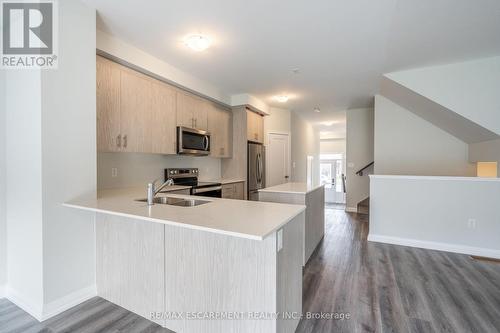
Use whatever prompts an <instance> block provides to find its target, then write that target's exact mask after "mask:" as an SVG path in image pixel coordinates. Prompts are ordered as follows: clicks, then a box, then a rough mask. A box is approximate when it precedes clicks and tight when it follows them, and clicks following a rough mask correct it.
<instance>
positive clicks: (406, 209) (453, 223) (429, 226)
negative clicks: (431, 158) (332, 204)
mask: <svg viewBox="0 0 500 333" xmlns="http://www.w3.org/2000/svg"><path fill="white" fill-rule="evenodd" d="M370 186H371V191H370V234H369V236H368V240H371V241H380V242H384V243H393V244H400V245H407V246H416V247H423V248H430V249H436V250H444V251H452V252H459V253H466V254H472V255H480V256H486V257H493V258H500V212H499V211H498V198H500V180H499V179H478V178H453V177H418V176H416V177H406V176H378V175H377V176H371V184H370ZM470 219H473V220H475V228H473V227H469V226H472V225H473V224H474V222H469V220H470Z"/></svg>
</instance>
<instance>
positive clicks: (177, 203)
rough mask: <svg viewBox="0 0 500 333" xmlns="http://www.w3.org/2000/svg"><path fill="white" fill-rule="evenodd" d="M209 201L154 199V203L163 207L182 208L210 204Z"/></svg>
mask: <svg viewBox="0 0 500 333" xmlns="http://www.w3.org/2000/svg"><path fill="white" fill-rule="evenodd" d="M136 201H140V202H148V199H137V200H136ZM209 202H210V201H207V200H197V199H184V198H174V197H156V198H154V199H153V203H155V204H161V205H171V206H180V207H194V206H200V205H204V204H207V203H209Z"/></svg>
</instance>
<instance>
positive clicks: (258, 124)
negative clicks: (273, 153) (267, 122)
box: [247, 110, 264, 143]
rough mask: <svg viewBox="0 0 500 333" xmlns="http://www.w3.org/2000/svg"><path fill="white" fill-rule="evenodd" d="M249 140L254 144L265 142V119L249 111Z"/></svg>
mask: <svg viewBox="0 0 500 333" xmlns="http://www.w3.org/2000/svg"><path fill="white" fill-rule="evenodd" d="M247 139H248V140H249V141H253V142H260V143H262V142H264V141H263V139H264V119H263V118H262V116H261V115H259V114H257V113H255V112H253V111H249V110H247Z"/></svg>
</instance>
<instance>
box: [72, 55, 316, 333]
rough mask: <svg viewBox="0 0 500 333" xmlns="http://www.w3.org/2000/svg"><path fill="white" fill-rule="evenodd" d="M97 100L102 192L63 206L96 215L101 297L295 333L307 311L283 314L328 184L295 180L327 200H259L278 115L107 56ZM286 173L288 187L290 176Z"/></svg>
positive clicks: (180, 327)
mask: <svg viewBox="0 0 500 333" xmlns="http://www.w3.org/2000/svg"><path fill="white" fill-rule="evenodd" d="M96 105H97V108H96V111H97V120H96V127H97V180H98V182H97V188H98V192H97V197H94V195H90V196H89V195H83V196H79V197H78V198H75V199H73V200H70V201H69V202H66V203H65V206H66V207H70V208H76V209H81V210H85V211H90V212H93V213H96V239H97V243H96V251H97V252H96V258H97V271H96V279H97V294H98V295H99V296H101V297H103V298H104V299H106V300H109V301H111V302H113V303H115V304H117V305H120V306H122V307H124V308H125V309H127V310H130V311H132V312H134V313H136V314H139V315H141V316H143V317H144V318H148V319H151V317H150V315H151V313H152V312H156V313H163V312H166V311H173V310H175V311H176V312H189V311H192V309H193V308H196V310H197V311H203V312H207V313H208V312H220V313H224V312H229V311H237V312H239V313H252V312H253V311H259V312H263V313H279V314H281V315H279V316H277V317H276V318H274V319H273V320H265V321H257V322H255V321H253V320H250V319H249V318H243V319H241V320H238V321H228V320H208V321H206V320H196V321H195V320H169V319H163V318H162V319H156V320H155V322H157V323H158V324H160V325H162V326H164V327H167V328H169V329H173V330H175V331H178V332H184V331H186V332H197V331H203V332H212V331H213V332H218V331H221V330H222V331H233V330H236V329H238V330H241V331H242V332H246V331H248V332H272V331H276V332H292V331H293V330H295V328H296V327H297V325H298V322H299V320H300V315H296V316H294V317H293V318H284V314H285V313H295V314H300V313H301V312H302V267H303V266H304V265H305V264H306V263H307V259H309V257H310V255H311V253H312V250H314V248H315V247H316V246H317V245H318V244H319V242H320V241H321V239H322V237H323V235H324V214H323V209H324V196H323V195H321V193H322V192H323V187H322V186H313V185H312V184H311V183H309V184H306V183H305V182H304V183H289V184H295V185H296V186H299V187H300V186H301V187H302V188H308V191H309V190H315V191H316V192H317V193H319V196H316V197H315V198H314V200H313V201H311V200H308V201H305V200H303V201H301V202H300V203H299V202H297V201H296V200H294V199H284V200H283V199H280V200H279V201H277V200H272V199H269V198H267V199H266V200H264V201H269V202H259V196H260V195H263V192H262V191H272V190H273V188H274V187H268V188H266V167H269V166H270V167H271V168H272V165H269V164H268V163H266V149H265V145H264V142H265V130H264V127H265V125H264V124H265V118H266V117H272V115H269V113H268V112H265V111H262V110H260V109H258V108H257V107H255V106H254V105H251V104H244V105H241V106H239V105H237V106H233V107H228V106H227V105H224V104H222V103H218V102H216V101H214V100H211V99H207V98H205V97H203V96H201V95H200V94H197V93H194V92H192V91H187V90H186V89H184V88H182V87H179V86H178V85H176V84H175V83H172V82H169V81H166V80H164V79H161V78H159V77H158V76H157V75H151V73H149V72H147V71H145V70H141V69H140V68H139V67H138V66H132V65H130V64H128V63H126V62H124V61H122V60H120V59H118V58H117V57H115V56H111V55H109V54H106V53H104V52H102V51H98V55H97V56H96ZM304 158H305V156H304ZM285 171H286V174H284V175H283V176H282V177H281V178H282V180H281V183H286V182H288V180H289V178H290V176H289V172H290V170H289V169H285ZM278 185H279V184H278ZM285 191H286V190H285ZM293 191H296V188H295V189H293V190H290V192H291V193H292V194H293V193H294V192H293ZM281 192H283V189H281ZM305 193H306V192H304V194H305ZM227 199H230V200H229V201H227ZM272 202H281V204H275V203H272ZM287 202H288V203H289V204H286V203H287ZM312 202H314V203H315V204H312ZM306 206H307V207H306ZM313 209H314V210H316V211H315V213H314V214H311V210H313ZM318 223H319V224H318ZM313 224H314V228H313V227H312V225H313ZM312 233H314V234H315V235H316V236H314V237H313V238H311V237H310V236H309V235H310V234H312ZM113 234H120V235H121V236H120V238H119V239H117V238H116V237H114V236H113ZM160 235H163V236H162V237H160ZM159 237H160V238H159ZM132 240H133V241H132ZM194 240H196V241H195V242H194V243H193V241H194ZM249 240H250V241H249ZM131 241H132V242H131ZM214 242H216V244H218V245H217V246H218V247H219V248H216V249H214V248H213V246H214ZM306 248H307V250H306ZM141 249H143V250H141ZM145 249H147V250H145ZM214 251H215V252H214ZM235 251H236V252H235ZM242 251H243V252H242ZM249 251H250V252H249ZM306 252H307V254H306ZM122 253H128V255H127V258H126V260H124V258H123V257H122V255H121V254H122ZM238 253H247V254H246V256H245V257H241V255H240V254H238ZM222 254H224V255H222ZM248 255H250V256H248ZM179 258H182V260H181V261H179ZM200 260H201V262H203V264H201V262H200ZM214 260H215V262H214ZM238 263H239V264H238ZM257 264H258V265H263V266H262V267H260V268H258V269H257V270H255V268H254V267H255V265H257ZM214 265H217V266H218V269H220V270H221V271H223V272H225V273H224V275H223V276H219V274H215V272H214V271H213V267H214ZM153 266H154V267H155V268H154V269H151V267H153ZM264 267H267V268H264ZM171 272H175V273H171ZM238 272H241V273H238ZM239 274H243V275H239ZM248 274H252V277H251V278H250V279H247V278H244V277H245V276H247V275H248ZM190 276H196V277H197V278H196V279H195V280H193V281H191V282H190V288H191V289H192V294H191V296H190V295H189V292H188V291H186V290H184V288H183V285H184V283H185V281H186V279H187V278H188V277H190ZM226 278H229V280H228V281H225V279H226ZM269 278H271V279H269ZM117 281H119V282H118V284H117ZM230 281H232V282H230ZM273 281H274V282H273ZM276 281H280V282H279V283H278V284H276ZM228 283H230V284H231V285H232V288H226V285H227V284H228ZM145 286H147V287H146V288H145ZM256 288H257V289H256ZM133 290H144V294H137V293H136V292H134V291H133ZM160 290H161V293H160V294H161V295H162V296H158V295H157V293H158V291H160ZM258 290H261V291H262V292H260V291H259V292H257V291H258ZM270 291H272V293H271V294H269V292H270ZM179 292H181V293H180V294H179ZM235 294H237V295H238V296H237V297H234V295H235ZM155 295H156V296H155ZM200 295H205V296H203V297H200ZM230 295H233V296H230ZM273 295H274V296H273ZM244 299H247V300H246V301H243V300H244ZM249 299H252V301H249ZM284 299H286V302H283V300H284ZM214 300H217V301H216V302H215V303H214ZM221 302H222V303H221ZM273 304H274V305H273ZM200 325H201V326H200Z"/></svg>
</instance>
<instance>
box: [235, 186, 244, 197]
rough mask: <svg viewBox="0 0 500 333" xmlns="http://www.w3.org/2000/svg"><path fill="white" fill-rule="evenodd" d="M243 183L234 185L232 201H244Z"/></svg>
mask: <svg viewBox="0 0 500 333" xmlns="http://www.w3.org/2000/svg"><path fill="white" fill-rule="evenodd" d="M244 184H245V183H243V182H240V183H235V184H234V199H239V200H244V199H245V185H244Z"/></svg>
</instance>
